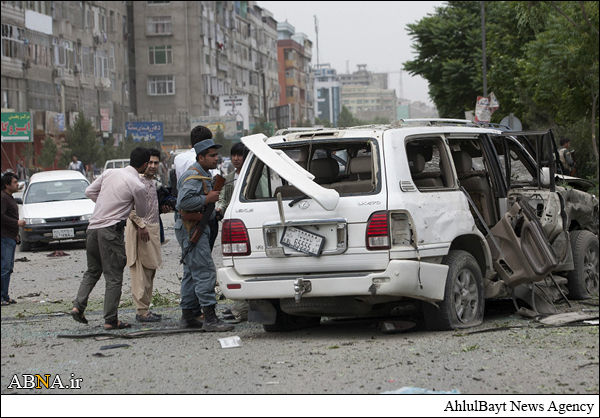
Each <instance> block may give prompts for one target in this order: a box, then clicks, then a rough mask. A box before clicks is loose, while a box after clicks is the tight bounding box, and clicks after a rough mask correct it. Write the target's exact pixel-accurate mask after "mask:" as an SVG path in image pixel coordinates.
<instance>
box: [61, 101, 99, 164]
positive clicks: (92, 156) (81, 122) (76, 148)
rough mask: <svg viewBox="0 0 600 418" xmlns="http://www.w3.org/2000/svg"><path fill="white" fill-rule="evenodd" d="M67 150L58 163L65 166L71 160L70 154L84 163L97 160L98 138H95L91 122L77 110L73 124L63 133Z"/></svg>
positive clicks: (91, 162)
mask: <svg viewBox="0 0 600 418" xmlns="http://www.w3.org/2000/svg"><path fill="white" fill-rule="evenodd" d="M65 142H66V148H67V152H65V153H64V154H63V155H62V156H61V158H60V161H59V165H60V166H62V167H66V166H68V165H69V162H70V161H71V155H76V156H77V159H78V160H79V161H81V162H82V163H83V164H84V165H85V164H93V163H95V162H96V161H97V160H98V157H99V153H100V140H98V138H96V132H95V130H94V126H93V125H92V122H90V121H89V120H87V119H86V118H85V115H84V114H83V112H79V114H78V115H77V118H76V119H75V124H74V125H73V126H72V127H71V126H69V127H68V128H67V132H66V135H65Z"/></svg>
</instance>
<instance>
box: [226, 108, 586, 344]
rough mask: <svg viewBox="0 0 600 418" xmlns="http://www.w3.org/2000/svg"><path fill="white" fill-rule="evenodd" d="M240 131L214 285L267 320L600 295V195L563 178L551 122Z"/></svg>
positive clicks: (473, 312)
mask: <svg viewBox="0 0 600 418" xmlns="http://www.w3.org/2000/svg"><path fill="white" fill-rule="evenodd" d="M242 142H243V143H244V144H245V145H246V146H247V147H248V148H249V149H250V151H251V152H252V153H251V154H250V155H249V157H248V158H247V159H246V161H245V164H244V167H243V169H242V172H241V174H240V177H239V180H238V182H237V183H236V186H235V190H234V195H233V197H232V200H231V204H230V205H229V207H228V209H227V212H226V213H225V217H224V220H223V228H222V250H223V267H222V268H220V269H219V270H218V282H219V284H220V286H221V289H222V291H223V293H224V295H225V296H226V297H228V298H230V299H246V300H248V303H249V306H250V312H249V320H250V321H252V322H257V323H261V324H263V327H264V328H265V330H266V331H269V332H272V331H287V330H292V329H299V328H304V327H309V326H316V325H318V324H319V322H320V318H321V317H324V316H325V317H361V316H370V315H385V314H389V313H391V312H392V310H394V309H395V308H396V307H399V306H402V305H403V304H413V305H414V304H417V305H419V304H420V305H421V307H422V311H423V314H424V318H425V322H426V325H427V327H428V329H431V330H448V329H455V328H467V327H472V326H476V325H478V324H480V323H481V322H482V321H483V315H484V306H485V300H486V298H501V297H513V298H514V300H515V301H516V299H523V300H526V301H529V305H530V306H533V308H534V310H535V305H536V300H539V299H540V296H539V294H540V293H547V292H539V291H537V290H538V289H539V288H541V286H542V285H544V284H547V285H548V286H555V287H556V288H557V289H558V290H557V292H558V293H557V294H558V295H559V297H566V296H565V295H566V293H567V292H568V296H569V297H570V298H576V299H581V298H587V297H589V296H590V295H591V294H596V293H598V200H597V199H596V198H595V196H593V195H591V194H588V193H586V192H584V191H582V190H577V189H575V188H572V187H570V186H567V185H560V184H557V176H556V173H555V171H556V169H557V168H558V170H559V171H560V166H558V167H557V166H556V164H558V163H555V161H559V158H558V155H557V153H556V147H555V146H554V139H553V135H552V132H551V131H544V132H532V133H522V132H511V131H504V130H501V129H499V128H495V127H490V126H484V125H478V124H474V123H472V122H469V121H465V120H448V119H435V120H403V121H400V122H397V123H396V124H394V125H386V126H365V127H354V128H347V129H320V130H315V131H301V132H292V133H288V134H284V135H278V136H274V137H272V138H266V137H265V136H264V135H262V134H258V135H252V136H247V137H244V138H242ZM538 303H539V302H538ZM515 304H516V302H515Z"/></svg>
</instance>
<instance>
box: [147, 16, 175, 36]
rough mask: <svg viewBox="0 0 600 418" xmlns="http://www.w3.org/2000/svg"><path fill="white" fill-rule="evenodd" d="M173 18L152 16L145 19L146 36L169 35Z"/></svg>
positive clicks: (171, 30) (171, 31)
mask: <svg viewBox="0 0 600 418" xmlns="http://www.w3.org/2000/svg"><path fill="white" fill-rule="evenodd" d="M172 33H173V18H172V17H171V16H152V17H148V18H146V34H147V35H171V34H172Z"/></svg>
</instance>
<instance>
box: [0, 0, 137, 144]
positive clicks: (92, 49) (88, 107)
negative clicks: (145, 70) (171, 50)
mask: <svg viewBox="0 0 600 418" xmlns="http://www.w3.org/2000/svg"><path fill="white" fill-rule="evenodd" d="M126 39H127V25H126V6H125V4H124V2H122V1H99V2H93V1H89V2H69V1H58V2H56V1H55V2H51V1H27V2H25V1H3V2H2V107H3V108H8V109H14V110H15V111H19V112H23V111H30V110H31V111H33V112H34V115H33V120H34V124H35V128H36V129H40V130H44V131H45V132H47V133H52V131H54V130H59V131H60V130H63V129H64V126H63V125H62V121H64V122H65V123H72V122H73V120H74V118H75V116H76V114H77V113H78V112H79V111H83V112H84V113H85V115H86V116H88V117H90V118H91V120H92V121H93V123H94V124H95V126H96V128H97V130H98V131H102V132H103V133H105V134H106V135H108V133H109V132H110V133H112V134H116V135H119V134H120V135H122V134H123V129H122V126H123V121H124V118H125V117H126V115H127V113H128V112H129V111H130V108H129V99H128V93H127V92H128V89H129V77H128V71H127V54H126V47H125V42H126ZM59 114H61V115H64V117H59V118H57V115H59ZM106 115H108V119H109V123H106V122H105V123H104V124H103V123H102V119H106ZM56 121H61V122H60V125H59V124H57V123H56ZM103 126H104V127H105V128H106V129H102V127H103ZM111 126H112V128H110V127H111Z"/></svg>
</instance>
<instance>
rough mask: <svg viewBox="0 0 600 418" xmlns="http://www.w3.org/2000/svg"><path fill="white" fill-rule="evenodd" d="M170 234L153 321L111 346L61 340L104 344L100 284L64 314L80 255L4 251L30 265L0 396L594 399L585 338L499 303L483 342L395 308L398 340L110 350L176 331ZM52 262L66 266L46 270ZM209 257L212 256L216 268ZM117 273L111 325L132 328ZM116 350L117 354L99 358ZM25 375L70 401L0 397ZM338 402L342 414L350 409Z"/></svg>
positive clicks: (342, 337) (372, 327) (380, 336)
mask: <svg viewBox="0 0 600 418" xmlns="http://www.w3.org/2000/svg"><path fill="white" fill-rule="evenodd" d="M171 226H172V223H169V222H167V231H166V236H167V238H170V242H169V243H167V244H166V245H165V246H164V247H163V250H164V255H165V259H166V260H167V261H166V263H165V266H164V268H163V269H161V270H159V273H158V276H157V279H156V292H155V296H156V298H155V302H156V304H157V306H156V307H155V308H154V310H155V311H157V312H159V313H162V314H163V315H164V320H163V322H162V323H156V324H144V325H142V324H139V323H135V325H134V328H133V329H131V330H123V331H117V332H114V334H113V335H114V336H116V337H117V338H114V339H95V338H84V337H79V338H61V336H64V335H71V336H74V335H83V334H89V333H102V332H103V330H102V324H103V320H102V297H103V287H104V282H103V281H102V280H101V281H100V282H99V286H97V288H96V289H95V290H94V292H93V293H92V299H91V300H92V303H91V304H90V308H89V309H88V311H87V312H86V316H87V317H88V319H89V320H90V324H89V325H82V324H78V323H76V322H74V321H73V320H72V318H71V317H70V316H68V315H66V314H65V312H67V311H68V309H70V306H71V304H70V301H71V300H72V299H73V297H74V295H75V293H76V291H77V287H78V285H79V282H80V280H81V276H82V274H83V271H84V269H85V250H84V248H83V246H82V245H80V244H75V245H74V244H67V245H51V246H49V247H45V248H41V249H38V250H37V251H35V252H30V253H20V252H17V255H16V258H17V259H20V258H23V257H26V258H27V259H28V260H29V261H19V262H16V263H15V272H14V273H13V283H11V296H12V297H13V298H16V299H17V301H18V303H17V304H16V305H12V306H9V307H3V308H2V356H1V358H2V360H1V361H2V363H1V364H2V376H1V384H2V391H1V393H2V394H3V395H5V394H18V393H35V394H47V393H61V394H63V393H64V394H66V393H77V394H211V395H215V394H380V393H383V392H386V391H396V390H398V389H400V388H402V387H418V388H425V389H429V390H434V391H452V390H455V391H458V392H460V394H481V395H497V394H504V395H521V394H546V395H550V394H577V395H594V394H595V395H597V394H598V391H599V387H598V357H599V349H598V326H597V325H596V326H577V327H575V326H569V327H560V328H548V327H544V328H540V325H539V323H537V322H535V321H533V320H530V319H525V318H522V317H520V316H518V315H516V314H515V313H514V307H513V305H512V301H507V300H504V301H496V302H493V303H488V306H487V309H486V319H485V322H484V324H482V325H481V326H479V327H476V328H474V329H473V330H471V331H481V330H489V331H488V332H482V333H470V334H469V333H466V332H454V331H448V332H429V331H426V330H425V329H424V326H423V323H422V318H421V317H420V314H419V312H418V311H416V310H411V309H407V310H405V311H404V312H402V316H401V317H398V318H395V319H396V320H404V321H409V322H413V323H415V324H416V326H415V327H414V328H413V329H411V330H409V331H407V332H404V333H398V334H384V333H383V332H382V331H381V330H380V329H379V323H380V322H381V319H377V318H376V319H369V320H333V319H328V318H326V319H324V320H323V321H322V324H321V326H320V327H318V328H312V329H307V330H302V331H295V332H290V333H266V332H265V331H264V330H263V329H262V326H260V325H257V324H249V323H243V324H237V325H236V329H235V330H234V331H231V332H227V333H183V334H171V335H155V336H146V337H140V338H119V336H121V335H126V333H129V332H135V331H142V330H157V329H177V320H178V317H179V315H180V311H179V309H178V308H177V297H178V290H179V277H180V276H181V274H182V268H181V267H180V266H179V253H180V251H179V248H178V245H177V242H176V240H175V238H174V233H173V230H172V229H171ZM54 251H63V252H64V253H67V254H68V255H65V256H60V257H49V255H50V254H53V253H54ZM219 252H220V248H219V247H218V246H217V247H216V248H215V255H216V256H215V258H216V262H217V264H218V265H219V264H220V258H219V257H218V256H217V254H218V253H219ZM125 273H126V274H125V284H124V288H123V298H122V299H123V302H122V306H121V308H120V318H121V319H123V320H126V321H133V322H135V321H134V317H135V310H134V309H133V305H132V303H131V296H130V287H129V283H128V280H127V279H128V271H127V270H126V272H125ZM593 305H595V306H593ZM229 306H231V301H230V300H221V301H220V303H219V308H218V311H219V312H220V311H222V310H224V309H225V308H227V307H229ZM597 306H598V299H593V300H590V301H586V302H585V303H573V307H572V308H569V307H568V306H566V304H562V305H558V308H559V310H560V311H582V310H583V309H596V311H597ZM508 327H512V328H510V329H509V328H508ZM231 336H238V337H240V339H241V347H236V348H222V347H221V344H220V342H219V338H223V337H231ZM115 344H126V345H127V346H125V347H119V348H109V349H103V347H105V346H109V345H115ZM25 374H42V375H46V374H49V375H50V376H51V377H52V379H54V378H55V377H56V376H59V377H60V379H61V380H62V381H63V383H64V385H65V386H66V385H68V383H69V382H70V380H71V379H73V382H71V384H70V386H73V385H76V386H77V385H78V388H77V389H73V388H69V389H47V388H46V387H44V386H43V385H42V386H41V387H39V388H34V389H19V388H18V387H17V386H18V385H14V384H13V385H12V388H9V385H10V384H11V382H13V381H14V379H15V376H17V378H18V379H20V381H21V384H22V385H23V382H22V378H23V377H22V376H23V375H25ZM11 398H12V397H11ZM584 398H585V399H588V400H590V399H591V398H593V399H595V402H596V408H597V396H589V397H584ZM5 399H6V397H3V400H5ZM42 399H47V398H42ZM94 399H95V398H94ZM277 399H279V398H277ZM303 399H305V398H299V399H297V400H296V399H295V398H294V400H292V401H290V402H291V404H287V405H286V406H285V408H288V409H289V410H294V408H301V407H302V404H303V402H304V401H303ZM307 399H310V398H307ZM357 399H360V397H359V398H357ZM377 399H379V398H377ZM224 400H225V399H223V398H220V397H219V398H217V400H216V404H217V405H221V406H222V404H226V403H227V401H226V400H225V402H223V401H224ZM548 401H549V400H548ZM211 402H212V401H211ZM341 402H342V404H344V405H346V406H347V405H353V402H355V399H354V398H343V399H342V401H341ZM375 402H376V403H377V402H379V401H378V400H377V401H375ZM296 403H298V404H299V405H298V406H297V405H296ZM232 406H233V405H232ZM305 406H306V405H305ZM354 408H360V403H359V405H357V406H355V407H354ZM286 410H287V409H286ZM354 410H356V409H354ZM3 411H4V402H3ZM66 411H67V410H64V411H63V414H62V415H64V414H66V413H67V412H66ZM198 411H200V409H199V410H198ZM595 411H596V416H597V411H598V409H596V410H595ZM103 412H104V411H103ZM350 412H352V410H351V411H350ZM442 412H443V411H439V413H442ZM220 413H221V414H223V413H224V410H221V412H220ZM196 414H200V415H202V414H203V413H202V412H197V413H196ZM2 415H3V416H4V412H3V414H2ZM267 416H268V415H267ZM277 416H279V415H277Z"/></svg>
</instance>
